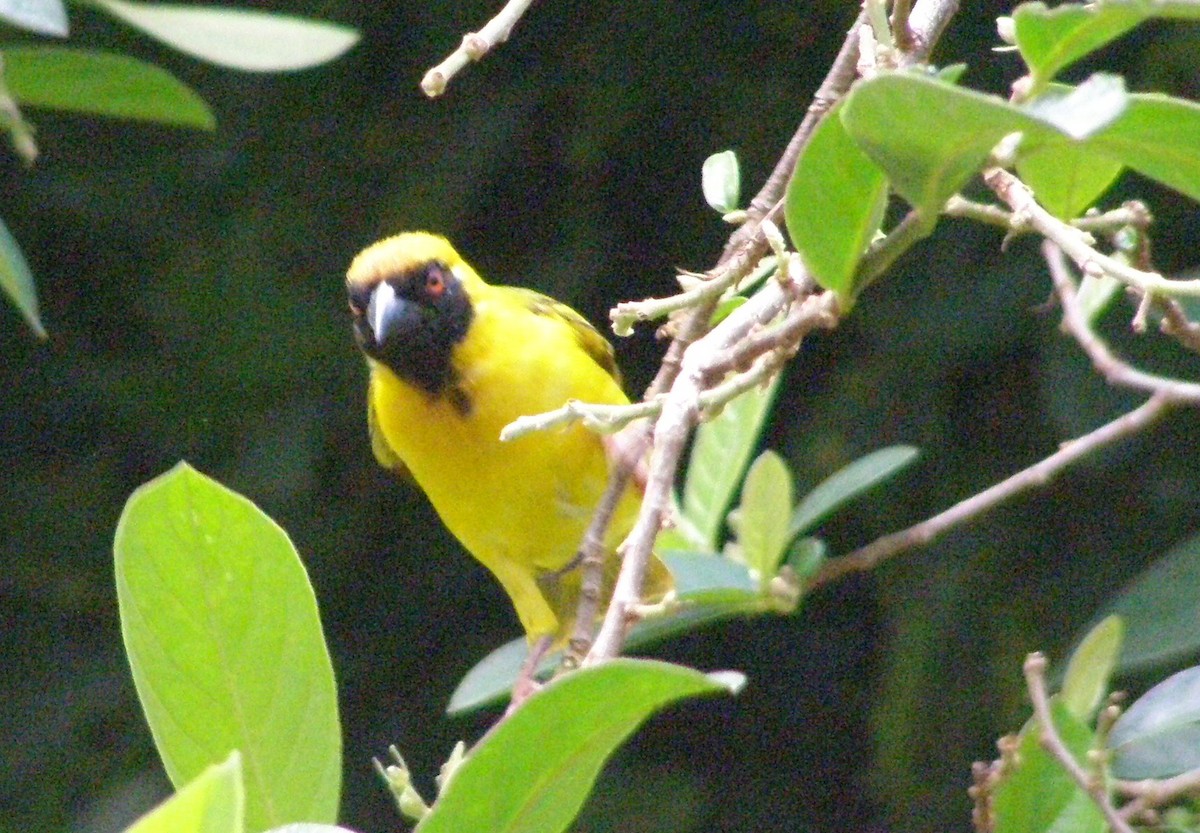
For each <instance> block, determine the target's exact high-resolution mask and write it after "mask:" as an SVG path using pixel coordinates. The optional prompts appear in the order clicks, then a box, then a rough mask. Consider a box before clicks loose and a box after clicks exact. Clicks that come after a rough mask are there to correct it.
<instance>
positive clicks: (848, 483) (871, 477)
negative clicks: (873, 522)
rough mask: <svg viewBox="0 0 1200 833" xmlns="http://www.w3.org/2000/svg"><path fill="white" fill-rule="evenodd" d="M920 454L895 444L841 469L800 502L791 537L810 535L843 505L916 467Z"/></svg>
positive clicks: (795, 514) (860, 458)
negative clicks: (898, 473) (913, 464)
mask: <svg viewBox="0 0 1200 833" xmlns="http://www.w3.org/2000/svg"><path fill="white" fill-rule="evenodd" d="M919 454H920V452H919V451H918V450H917V449H915V448H913V447H912V446H910V445H891V446H888V447H887V448H881V449H879V450H878V451H872V452H871V453H870V454H868V455H866V456H865V457H859V458H858V459H857V460H855V461H854V462H852V463H849V464H847V465H845V466H843V467H842V468H840V469H838V470H837V471H836V472H834V473H833V474H831V475H829V477H827V478H825V479H824V480H822V481H821V482H820V483H819V484H818V485H817V487H816V488H815V489H813V490H812V491H811V492H809V493H808V494H807V495H805V496H804V499H803V500H801V501H800V505H799V506H797V507H796V511H795V512H794V513H792V523H791V536H792V537H795V536H797V535H799V534H801V533H803V532H808V531H809V530H810V529H812V528H813V527H815V526H816V525H817V524H819V523H820V522H821V521H823V520H824V519H825V518H827V517H829V516H830V515H832V514H833V513H834V511H836V510H837V509H838V508H840V507H841V506H844V505H845V504H846V503H849V502H850V501H851V500H854V498H856V497H858V496H859V495H861V494H862V493H863V492H866V491H867V490H869V489H871V488H873V487H875V486H876V485H878V484H880V483H882V482H883V481H885V480H887V479H888V478H889V477H892V476H893V475H895V474H896V473H897V472H899V471H900V470H902V469H904V468H906V467H908V466H910V465H912V463H913V461H915V460H916V459H917V456H918V455H919Z"/></svg>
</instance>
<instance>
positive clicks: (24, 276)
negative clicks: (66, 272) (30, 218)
mask: <svg viewBox="0 0 1200 833" xmlns="http://www.w3.org/2000/svg"><path fill="white" fill-rule="evenodd" d="M0 289H3V290H4V294H5V295H7V296H8V297H9V298H10V299H12V302H13V304H14V305H15V306H16V308H17V310H18V311H19V312H20V313H21V315H23V316H25V322H26V323H27V324H29V328H30V329H31V330H33V332H34V335H36V336H37V337H38V338H45V337H46V330H45V328H44V327H43V326H42V319H41V316H40V315H39V313H38V300H37V289H36V288H34V285H33V273H32V272H30V271H29V264H28V263H27V262H26V261H25V253H24V252H22V251H21V246H20V244H18V243H17V240H16V238H15V237H13V236H12V233H11V232H10V231H9V230H8V226H6V225H5V224H4V221H3V220H0Z"/></svg>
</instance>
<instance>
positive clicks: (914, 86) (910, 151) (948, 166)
mask: <svg viewBox="0 0 1200 833" xmlns="http://www.w3.org/2000/svg"><path fill="white" fill-rule="evenodd" d="M913 113H920V114H921V118H919V119H915V118H913V117H912V114H913ZM841 116H842V122H843V124H845V126H846V129H847V131H848V132H849V134H850V136H851V138H852V139H853V140H854V141H855V143H857V144H858V146H859V147H860V148H862V149H863V150H864V151H866V153H867V155H868V156H870V157H871V158H872V159H873V160H874V161H875V163H876V164H877V165H878V166H879V167H880V168H882V169H883V170H884V171H885V172H886V174H887V176H888V179H890V180H891V183H892V186H893V187H894V188H895V189H896V191H898V192H899V193H900V195H901V196H902V197H904V199H906V200H907V201H908V202H909V203H910V204H911V205H912V206H913V207H914V208H915V209H917V211H918V212H919V213H920V215H921V217H922V219H923V222H924V223H925V225H926V227H927V228H932V227H933V225H934V223H936V222H937V216H938V213H939V212H940V211H941V209H942V206H943V205H945V204H946V200H947V199H949V198H950V196H951V195H952V194H954V193H956V192H957V191H958V190H959V189H960V188H962V186H963V185H965V184H966V182H967V180H969V179H970V178H971V177H972V176H974V175H975V174H976V173H977V172H978V171H979V170H980V168H982V167H983V164H984V162H985V161H986V160H987V158H988V155H989V154H990V153H991V150H992V148H993V147H995V145H996V143H997V142H999V141H1000V139H1001V138H1003V137H1004V136H1006V135H1008V134H1009V133H1013V132H1015V131H1018V130H1023V129H1028V128H1031V127H1033V126H1035V125H1036V122H1034V120H1033V119H1032V118H1031V117H1029V116H1027V115H1025V114H1023V113H1021V112H1020V111H1019V110H1017V108H1015V107H1013V106H1012V105H1010V104H1009V103H1008V102H1006V101H1004V100H1003V99H1001V98H997V97H995V96H988V95H983V94H982V93H977V92H973V91H971V90H965V89H963V88H961V87H956V86H954V85H952V84H948V83H946V82H944V81H941V80H939V79H937V78H932V77H930V76H928V75H924V74H919V73H887V74H883V75H877V76H876V77H874V78H871V79H868V80H866V81H863V82H860V83H859V84H858V85H857V86H856V87H855V88H854V89H853V90H852V91H851V92H850V95H849V96H847V98H846V101H845V104H844V105H843V107H842V111H841ZM931 124H933V125H937V129H936V130H930V129H929V125H931Z"/></svg>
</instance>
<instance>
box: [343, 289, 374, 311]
mask: <svg viewBox="0 0 1200 833" xmlns="http://www.w3.org/2000/svg"><path fill="white" fill-rule="evenodd" d="M347 294H348V296H349V301H350V311H351V312H352V313H354V314H355V315H362V314H363V313H365V312H366V311H367V304H369V303H371V287H369V286H351V287H349V288H348V291H347Z"/></svg>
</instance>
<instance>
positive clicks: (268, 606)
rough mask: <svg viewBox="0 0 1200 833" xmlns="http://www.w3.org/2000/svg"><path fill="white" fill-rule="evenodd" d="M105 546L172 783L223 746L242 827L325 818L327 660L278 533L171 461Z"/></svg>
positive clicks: (330, 698) (330, 727) (333, 740)
mask: <svg viewBox="0 0 1200 833" xmlns="http://www.w3.org/2000/svg"><path fill="white" fill-rule="evenodd" d="M114 549H115V554H116V573H117V598H118V601H119V604H120V613H121V630H122V635H123V637H124V640H125V650H126V653H127V654H128V656H129V663H130V666H131V668H132V670H133V679H134V683H135V684H136V686H137V691H138V697H139V698H140V700H141V702H142V708H143V709H144V711H145V713H146V719H147V721H148V722H149V724H150V729H151V731H152V732H153V734H154V740H155V745H156V746H157V747H158V752H159V755H160V756H161V757H162V759H163V763H164V765H165V766H166V770H167V774H168V775H169V776H170V777H171V780H172V782H174V783H175V784H176V785H181V784H184V783H186V782H188V781H189V780H191V779H192V778H193V777H195V776H196V775H197V774H199V773H200V772H202V771H203V770H204V769H205V768H206V767H207V766H209V765H210V764H212V763H213V762H214V761H219V760H222V759H224V758H225V756H226V755H228V754H229V751H230V750H231V749H237V750H240V751H241V753H242V756H243V760H244V763H245V773H246V796H247V801H246V821H247V829H248V830H250V831H261V830H265V829H267V828H269V827H272V826H277V825H280V824H283V823H285V822H291V821H318V822H332V821H334V820H335V817H336V815H337V806H338V793H339V783H340V777H341V731H340V728H339V724H338V716H337V699H336V691H335V689H334V680H333V669H332V666H331V664H330V660H329V654H328V652H327V650H326V648H325V643H324V639H323V637H322V634H321V625H320V622H319V620H318V616H317V605H316V600H315V599H314V597H313V591H312V587H311V586H310V585H309V582H308V577H307V575H306V574H305V571H304V567H303V565H302V564H301V563H300V560H299V558H297V556H296V551H295V548H294V547H293V546H292V544H291V542H290V541H289V540H288V538H287V535H286V534H285V533H284V532H283V530H281V529H280V528H279V527H278V526H276V525H275V524H274V523H273V522H272V521H271V519H270V518H268V517H267V516H266V515H264V514H263V513H262V512H260V511H259V510H258V509H257V508H256V507H255V506H254V505H253V504H252V503H250V502H249V501H248V500H246V499H245V498H243V497H241V496H240V495H237V494H235V493H233V492H231V491H229V490H228V489H225V488H224V487H222V486H221V485H220V484H218V483H216V482H215V481H213V480H211V479H209V478H207V477H205V476H204V475H202V474H200V473H199V472H197V471H196V470H195V469H192V468H191V467H189V466H188V465H186V464H183V463H181V464H179V465H178V466H176V467H175V468H173V469H172V470H171V471H170V472H168V473H167V474H165V475H162V476H161V477H159V478H157V479H155V480H152V481H151V482H150V483H147V484H146V485H145V486H142V487H141V488H139V489H138V490H137V491H136V492H134V493H133V495H132V496H131V497H130V498H129V501H128V503H127V504H126V506H125V511H124V513H123V514H122V515H121V520H120V523H119V524H118V526H117V533H116V543H115V547H114Z"/></svg>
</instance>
